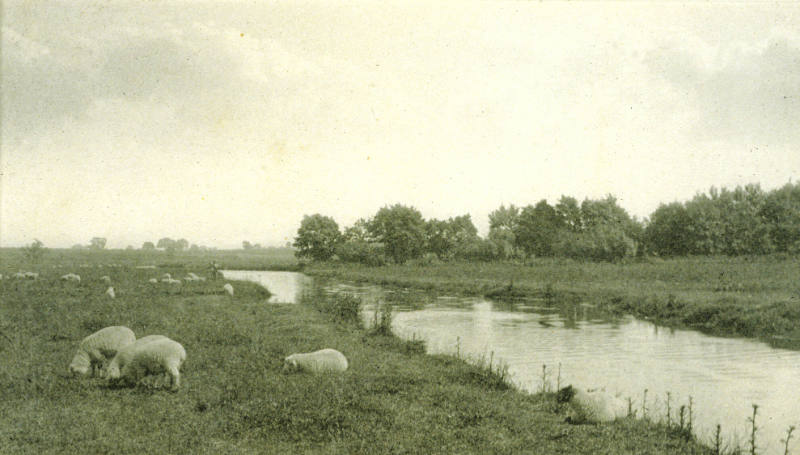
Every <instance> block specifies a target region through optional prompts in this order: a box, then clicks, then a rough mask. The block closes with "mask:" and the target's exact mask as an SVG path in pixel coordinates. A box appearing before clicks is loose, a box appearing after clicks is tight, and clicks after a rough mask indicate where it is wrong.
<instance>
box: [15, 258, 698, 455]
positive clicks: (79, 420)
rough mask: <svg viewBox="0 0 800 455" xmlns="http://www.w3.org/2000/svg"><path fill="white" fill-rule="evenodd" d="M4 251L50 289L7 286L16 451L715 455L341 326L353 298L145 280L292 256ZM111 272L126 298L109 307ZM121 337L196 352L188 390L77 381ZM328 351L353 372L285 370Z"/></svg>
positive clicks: (680, 438) (493, 374) (650, 427)
mask: <svg viewBox="0 0 800 455" xmlns="http://www.w3.org/2000/svg"><path fill="white" fill-rule="evenodd" d="M77 253H81V254H77ZM2 254H3V256H2V259H3V261H2V265H0V267H1V268H2V270H0V273H3V274H4V275H5V274H7V273H8V272H13V271H17V270H20V269H22V270H33V271H38V272H40V278H39V279H38V280H32V281H23V280H15V279H11V280H9V279H4V280H2V281H0V355H2V357H3V358H4V359H5V360H4V362H3V367H2V369H0V395H2V397H3V399H2V401H0V453H3V454H6V453H8V454H17V453H21V454H25V453H30V454H33V453H36V454H42V453H81V454H83V453H112V452H113V453H136V454H138V453H142V454H150V453H164V454H167V453H209V454H212V453H213V454H217V453H231V454H234V453H276V454H277V453H342V454H350V453H420V454H430V453H476V454H478V453H481V454H483V453H509V454H511V453H570V454H572V453H587V454H589V453H607V454H619V453H631V454H633V453H636V454H646V453H653V454H655V453H709V450H708V449H707V448H704V447H702V446H699V445H697V444H696V443H695V442H694V441H693V440H692V439H691V438H689V440H688V441H687V439H686V437H685V433H682V432H681V431H679V430H676V429H674V428H672V429H669V428H667V427H665V426H663V425H659V424H655V423H652V422H650V421H642V420H635V419H623V420H621V421H617V422H615V423H613V424H603V425H570V424H567V423H564V413H563V409H559V408H558V406H556V405H555V403H554V400H553V396H552V395H551V394H538V395H528V394H524V393H522V392H519V391H517V390H515V389H514V388H513V387H511V386H510V385H509V384H507V383H506V382H504V381H503V380H502V374H499V373H498V372H497V370H495V371H491V370H490V369H487V368H486V367H480V366H473V365H469V364H467V363H466V362H464V361H462V360H459V359H456V358H453V357H449V356H428V355H425V354H424V353H423V352H422V350H421V349H420V348H421V346H420V344H419V342H416V343H414V342H405V341H402V340H400V339H398V338H396V337H394V336H391V335H387V334H381V333H372V332H370V331H368V330H366V329H364V328H362V327H359V326H358V325H356V324H354V323H352V322H348V321H347V319H348V318H343V317H342V315H347V314H352V304H353V301H352V299H347V298H344V297H342V296H337V295H334V296H328V297H325V296H323V295H315V296H310V297H309V298H308V301H306V302H304V303H303V304H300V305H269V304H266V303H265V301H266V299H267V298H268V293H267V292H265V291H264V290H263V289H262V288H260V287H258V286H256V285H254V284H250V283H245V282H234V283H233V284H234V287H235V289H236V294H235V297H233V298H231V297H228V296H227V295H224V294H223V293H222V291H221V286H222V281H206V282H203V283H184V284H182V285H181V286H180V287H175V288H168V287H166V285H164V284H160V283H159V284H158V285H153V284H150V283H148V282H147V279H148V278H151V277H154V276H160V275H161V274H163V273H165V272H169V273H171V274H172V275H173V276H175V277H182V276H185V274H186V273H188V272H190V271H193V272H196V273H198V274H199V275H207V270H206V267H207V263H208V262H209V261H210V260H211V259H217V260H219V261H220V262H222V263H223V265H224V266H230V267H236V266H237V264H242V267H250V268H269V267H272V266H275V267H279V268H280V267H285V266H288V265H287V264H288V262H286V258H282V257H276V258H274V261H273V262H271V261H272V259H270V258H269V257H268V256H266V255H261V256H260V257H257V258H255V259H254V258H253V257H252V255H250V256H247V255H237V254H236V253H233V252H225V253H220V254H223V255H225V256H224V258H225V259H221V258H220V257H216V258H215V257H213V256H208V255H206V256H198V257H190V256H183V255H176V256H174V257H171V258H167V257H166V256H161V255H157V254H156V255H150V256H147V255H142V256H139V255H137V253H136V252H134V253H131V252H115V251H108V252H99V253H98V252H92V253H91V254H89V253H87V252H71V251H66V250H65V251H61V252H59V251H48V254H47V255H46V256H45V257H44V258H43V259H42V260H41V262H40V263H38V264H35V265H34V264H25V263H22V262H19V261H20V260H21V256H18V255H16V254H14V253H13V252H10V251H9V250H3V251H2ZM73 254H74V255H73ZM237 261H238V262H237ZM116 264H119V265H118V266H117V265H116ZM137 264H139V265H142V264H154V265H157V268H156V269H136V268H135V267H134V266H135V265H137ZM83 265H86V267H81V266H83ZM98 265H103V267H102V268H101V267H98ZM67 272H75V273H78V274H80V275H81V278H82V281H81V283H80V284H72V283H62V282H60V281H59V280H58V277H59V276H60V275H62V274H64V273H67ZM102 275H109V276H110V278H111V280H112V282H113V285H114V287H115V289H116V294H117V297H116V299H113V300H111V299H108V298H106V297H105V296H104V294H103V293H104V291H105V289H106V285H105V284H104V283H102V282H101V281H100V277H101V276H102ZM356 303H357V302H356ZM348 305H349V306H348ZM348 309H349V313H348ZM337 315H338V316H337ZM109 325H126V326H128V327H130V328H132V329H133V330H134V331H135V332H136V334H137V336H144V335H150V334H163V335H166V336H169V337H170V338H173V339H175V340H177V341H179V342H180V343H182V344H183V345H184V347H185V348H186V351H187V360H186V363H185V365H184V367H183V368H182V378H181V388H180V390H178V391H177V392H174V393H173V392H169V391H168V390H166V387H164V384H163V383H161V382H158V381H155V382H153V381H147V382H146V383H145V384H143V385H139V386H137V387H133V388H115V387H109V386H108V385H107V384H106V383H105V382H104V381H103V380H102V379H92V378H87V379H77V378H72V377H69V375H68V374H67V366H68V364H69V362H70V360H71V358H72V355H73V354H74V352H75V348H76V346H77V344H78V343H79V341H80V340H81V339H82V338H83V337H84V336H86V335H88V334H90V333H92V332H93V331H95V330H97V329H99V328H102V327H105V326H109ZM323 347H334V348H337V349H339V350H340V351H342V352H344V353H345V354H346V355H347V357H348V359H349V361H350V369H349V370H348V371H347V372H345V373H344V374H340V375H324V376H312V375H308V374H284V373H282V372H281V368H282V359H283V358H284V356H286V355H288V354H290V353H293V352H306V351H310V350H315V349H320V348H323Z"/></svg>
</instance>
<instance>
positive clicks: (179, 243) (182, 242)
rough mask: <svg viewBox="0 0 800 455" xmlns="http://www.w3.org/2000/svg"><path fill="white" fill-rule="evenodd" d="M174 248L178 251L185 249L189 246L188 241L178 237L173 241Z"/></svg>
mask: <svg viewBox="0 0 800 455" xmlns="http://www.w3.org/2000/svg"><path fill="white" fill-rule="evenodd" d="M175 248H176V249H177V250H178V251H183V250H186V249H188V248H189V241H188V240H186V239H180V240H178V241H177V242H175Z"/></svg>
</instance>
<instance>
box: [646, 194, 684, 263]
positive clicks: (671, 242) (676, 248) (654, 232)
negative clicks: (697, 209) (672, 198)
mask: <svg viewBox="0 0 800 455" xmlns="http://www.w3.org/2000/svg"><path fill="white" fill-rule="evenodd" d="M691 225H692V220H691V218H690V217H689V212H688V211H687V210H686V207H684V206H683V204H681V203H680V202H673V203H671V204H661V205H660V206H658V208H657V209H656V211H655V212H653V214H652V215H651V216H650V222H649V223H648V224H647V228H645V241H646V243H647V248H648V250H649V251H652V252H653V253H656V254H658V255H660V256H682V255H687V254H690V253H692V251H693V246H694V244H695V241H694V239H693V238H692V237H693V236H692V231H691Z"/></svg>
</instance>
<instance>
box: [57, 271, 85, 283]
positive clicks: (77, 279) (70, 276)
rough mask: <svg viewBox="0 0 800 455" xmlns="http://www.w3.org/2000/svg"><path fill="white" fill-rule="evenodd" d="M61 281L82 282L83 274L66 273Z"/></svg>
mask: <svg viewBox="0 0 800 455" xmlns="http://www.w3.org/2000/svg"><path fill="white" fill-rule="evenodd" d="M61 281H74V282H76V283H80V282H81V276H80V275H76V274H74V273H68V274H66V275H62V276H61Z"/></svg>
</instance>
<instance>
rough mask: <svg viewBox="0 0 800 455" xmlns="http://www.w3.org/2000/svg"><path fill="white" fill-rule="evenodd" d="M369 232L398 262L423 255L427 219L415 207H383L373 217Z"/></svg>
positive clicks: (398, 205)
mask: <svg viewBox="0 0 800 455" xmlns="http://www.w3.org/2000/svg"><path fill="white" fill-rule="evenodd" d="M369 233H370V235H372V237H373V238H375V239H376V240H377V241H378V242H381V243H383V244H384V245H385V249H386V254H387V255H389V257H391V258H392V259H393V260H394V261H395V262H396V263H398V264H402V263H404V262H406V261H407V260H409V259H413V258H417V257H420V256H422V253H423V251H424V250H425V220H423V219H422V214H421V213H419V211H418V210H417V209H415V208H414V207H406V206H403V205H400V204H395V205H393V206H391V207H383V208H382V209H380V210H378V213H377V214H376V215H375V216H374V217H373V218H372V221H371V222H370V225H369Z"/></svg>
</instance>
